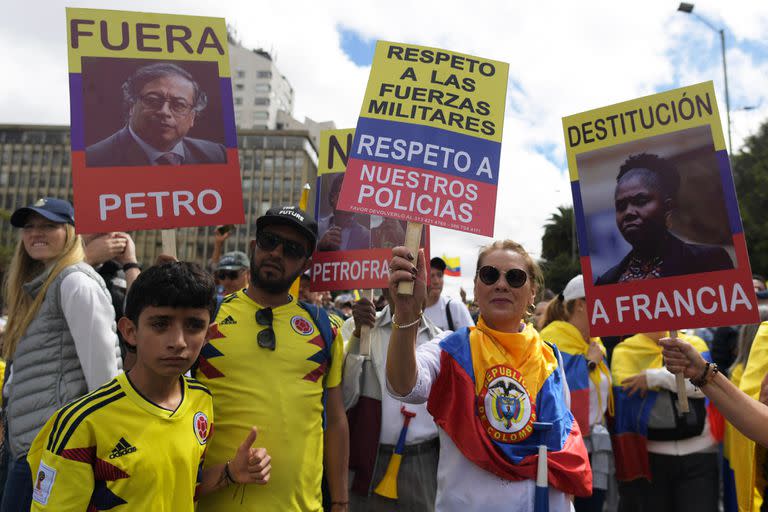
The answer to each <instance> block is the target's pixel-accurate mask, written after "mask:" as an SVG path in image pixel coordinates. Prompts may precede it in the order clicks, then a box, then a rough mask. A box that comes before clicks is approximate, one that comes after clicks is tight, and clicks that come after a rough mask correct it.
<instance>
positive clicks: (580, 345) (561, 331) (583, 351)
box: [541, 320, 614, 416]
mask: <svg viewBox="0 0 768 512" xmlns="http://www.w3.org/2000/svg"><path fill="white" fill-rule="evenodd" d="M541 337H542V338H544V339H546V340H547V341H549V342H551V343H554V344H555V345H557V348H559V349H560V350H562V351H563V352H565V353H567V354H571V355H582V356H585V357H586V355H587V351H588V350H589V343H587V342H586V341H584V338H583V337H582V335H581V332H580V331H579V330H578V329H577V328H576V327H575V326H574V325H573V324H570V323H568V322H562V321H560V320H555V321H554V322H552V323H550V324H549V325H547V326H546V327H545V328H544V329H542V330H541ZM591 341H595V342H597V344H598V345H600V350H601V351H602V352H603V356H605V353H606V351H605V347H604V346H603V342H602V340H600V338H592V340H591ZM603 376H605V378H607V379H608V382H609V386H608V414H609V415H610V416H613V411H614V408H613V389H612V386H610V381H611V371H610V370H609V369H608V365H607V364H605V360H600V363H599V364H598V365H597V367H596V368H595V369H594V370H592V371H590V372H589V380H591V381H592V384H594V386H595V390H597V407H598V410H599V411H602V410H603V396H602V395H601V394H600V383H601V382H602V380H603Z"/></svg>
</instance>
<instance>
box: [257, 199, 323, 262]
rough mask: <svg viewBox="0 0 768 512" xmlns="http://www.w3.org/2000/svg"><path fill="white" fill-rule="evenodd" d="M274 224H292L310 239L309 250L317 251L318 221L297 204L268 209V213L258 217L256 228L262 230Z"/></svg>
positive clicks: (311, 251)
mask: <svg viewBox="0 0 768 512" xmlns="http://www.w3.org/2000/svg"><path fill="white" fill-rule="evenodd" d="M274 225H283V226H291V227H294V228H296V229H298V230H299V232H300V233H301V234H302V235H304V236H305V237H307V240H309V247H310V251H309V252H310V253H313V252H315V244H317V222H315V219H313V218H312V217H310V216H309V215H307V212H305V211H304V210H302V209H301V208H298V207H297V206H278V207H275V208H270V209H269V210H267V213H265V214H264V215H262V216H261V217H259V218H258V219H256V230H262V229H264V228H265V227H267V226H274Z"/></svg>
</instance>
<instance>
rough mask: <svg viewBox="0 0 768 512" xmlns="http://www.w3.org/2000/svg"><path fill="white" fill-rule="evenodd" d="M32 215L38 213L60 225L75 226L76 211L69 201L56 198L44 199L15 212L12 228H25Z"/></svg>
mask: <svg viewBox="0 0 768 512" xmlns="http://www.w3.org/2000/svg"><path fill="white" fill-rule="evenodd" d="M30 213H37V214H39V215H42V216H43V217H45V218H46V219H48V220H51V221H53V222H56V223H58V224H71V225H73V226H74V225H75V209H74V208H72V204H71V203H70V202H69V201H65V200H64V199H56V198H55V197H43V198H41V199H38V200H37V201H35V204H33V205H31V206H25V207H23V208H19V209H18V210H16V211H15V212H13V215H11V226H13V227H15V228H23V227H24V224H26V222H27V217H29V214H30Z"/></svg>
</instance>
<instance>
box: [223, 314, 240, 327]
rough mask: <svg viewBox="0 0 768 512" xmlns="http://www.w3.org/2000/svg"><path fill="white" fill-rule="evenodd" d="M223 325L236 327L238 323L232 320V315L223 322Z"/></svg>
mask: <svg viewBox="0 0 768 512" xmlns="http://www.w3.org/2000/svg"><path fill="white" fill-rule="evenodd" d="M220 323H221V325H235V324H236V323H237V322H236V321H235V319H234V318H232V315H229V316H227V318H225V319H224V320H222V321H221V322H220Z"/></svg>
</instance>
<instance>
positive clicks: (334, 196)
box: [311, 129, 429, 291]
mask: <svg viewBox="0 0 768 512" xmlns="http://www.w3.org/2000/svg"><path fill="white" fill-rule="evenodd" d="M354 132H355V130H354V129H347V130H326V131H323V132H321V133H320V151H319V153H318V166H317V186H316V187H315V193H316V201H315V218H317V223H318V238H319V241H318V243H317V250H316V251H315V253H314V254H313V255H312V267H311V275H312V283H311V289H312V291H325V290H349V289H353V288H354V289H370V288H386V287H387V282H388V279H389V260H390V259H391V258H392V247H395V246H397V245H402V243H403V240H404V239H405V230H406V223H405V221H400V220H397V219H391V218H386V217H381V216H378V215H365V214H361V213H354V212H347V211H343V210H339V209H338V199H339V190H340V189H341V188H342V186H343V182H344V181H345V180H346V178H345V176H346V175H345V169H346V168H347V164H348V159H349V154H350V153H349V152H350V148H351V146H352V140H353V137H354ZM428 232H429V228H428V227H426V226H425V227H424V230H423V232H422V239H421V246H422V247H427V246H428V244H427V242H428ZM428 256H429V255H428V254H427V257H428Z"/></svg>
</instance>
